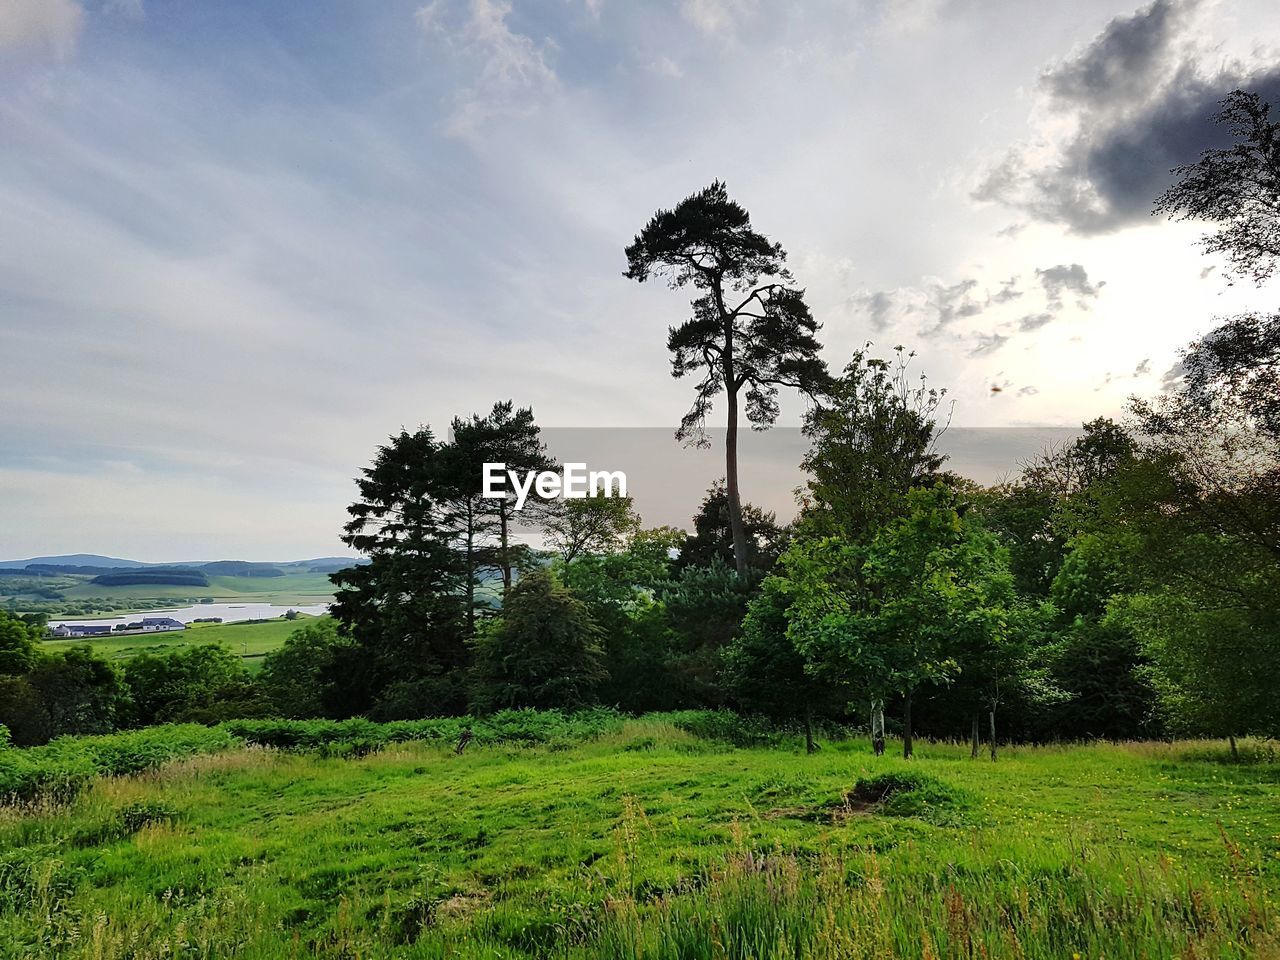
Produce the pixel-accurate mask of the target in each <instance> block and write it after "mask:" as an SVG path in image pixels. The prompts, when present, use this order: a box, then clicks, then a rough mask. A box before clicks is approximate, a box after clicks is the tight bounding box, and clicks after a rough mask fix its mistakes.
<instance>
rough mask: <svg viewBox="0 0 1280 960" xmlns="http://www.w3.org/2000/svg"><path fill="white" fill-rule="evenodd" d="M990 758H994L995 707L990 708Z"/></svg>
mask: <svg viewBox="0 0 1280 960" xmlns="http://www.w3.org/2000/svg"><path fill="white" fill-rule="evenodd" d="M990 716H991V759H992V760H995V758H996V708H995V707H994V706H992V708H991V714H990Z"/></svg>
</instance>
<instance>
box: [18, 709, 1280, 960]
mask: <svg viewBox="0 0 1280 960" xmlns="http://www.w3.org/2000/svg"><path fill="white" fill-rule="evenodd" d="M592 718H594V719H592ZM498 719H501V718H498ZM463 725H464V724H463V722H462V721H459V720H440V721H422V722H420V723H417V724H416V725H414V724H403V725H400V727H399V728H394V727H393V726H390V725H389V726H388V727H385V728H380V727H377V726H376V725H372V724H364V725H363V726H361V725H360V723H359V722H355V723H351V724H325V723H321V722H313V723H309V724H308V723H303V724H288V723H280V722H274V723H273V722H270V721H259V722H254V721H248V722H242V723H236V724H229V725H225V726H224V728H222V729H220V730H206V729H204V728H199V727H194V728H156V729H154V730H149V731H142V732H139V733H135V734H120V735H116V736H114V737H107V738H85V739H83V740H80V741H66V742H64V743H63V744H61V745H57V746H51V747H49V748H37V749H35V750H32V751H23V752H22V753H23V754H24V755H25V756H26V759H25V760H23V763H25V764H27V767H26V768H24V769H28V770H35V769H37V768H38V767H39V765H41V764H46V765H50V766H48V770H49V771H50V773H51V772H52V770H53V769H54V767H53V766H52V765H53V764H63V765H66V764H72V763H75V762H78V761H77V760H76V757H79V756H83V757H85V758H86V762H89V761H88V759H87V758H89V757H91V756H93V757H97V758H99V759H97V760H93V761H92V763H96V764H98V765H99V766H98V769H103V770H117V771H122V772H128V771H129V770H138V769H140V767H143V766H146V765H147V764H148V763H150V762H156V761H158V760H159V759H162V758H163V757H165V756H168V755H171V753H172V752H173V751H178V752H183V751H199V752H204V753H206V754H207V755H204V756H199V757H194V758H192V759H189V760H179V761H178V762H176V763H173V764H171V765H169V766H166V767H162V768H161V769H160V771H159V772H157V773H142V774H140V775H137V776H131V777H125V778H122V779H110V780H102V781H99V782H97V783H95V784H93V785H92V786H90V788H89V789H88V790H87V791H86V792H85V793H83V794H82V795H81V796H80V797H79V799H77V800H75V801H74V802H73V803H71V804H70V805H68V806H58V805H51V804H47V803H41V804H35V805H33V806H30V807H28V808H24V809H20V810H14V811H12V812H11V813H9V814H8V815H7V816H5V817H2V818H0V850H3V851H4V854H3V874H2V876H3V877H4V878H5V880H4V886H3V887H0V891H2V893H0V942H3V943H9V944H15V945H17V946H16V948H15V950H16V953H15V954H14V955H24V956H41V957H49V958H63V957H80V956H116V957H123V956H138V957H141V956H147V957H151V956H156V957H159V956H170V955H173V953H174V947H173V946H172V945H174V944H183V945H184V946H183V952H184V955H191V956H200V957H245V958H248V957H254V958H276V957H319V958H329V960H337V958H354V957H377V958H425V957H444V956H449V957H459V958H472V957H476V958H479V957H485V958H498V957H502V958H533V957H545V956H554V957H566V958H587V957H592V958H596V957H598V958H610V960H612V958H618V957H628V958H645V960H677V958H679V960H686V958H704V957H705V958H712V957H715V958H736V960H748V958H770V960H772V958H779V960H781V958H784V957H786V958H796V957H811V958H818V957H822V958H854V957H865V958H871V957H884V956H890V955H892V956H910V957H922V956H927V957H986V958H1012V957H1020V958H1031V960H1039V958H1050V957H1053V958H1062V957H1080V958H1084V957H1090V958H1098V957H1107V958H1136V957H1195V958H1210V957H1214V958H1217V957H1228V958H1244V957H1275V956H1276V955H1277V951H1278V950H1280V939H1278V938H1280V920H1278V917H1277V910H1276V906H1275V899H1276V897H1277V895H1280V793H1277V791H1276V790H1275V789H1274V785H1275V783H1276V782H1277V770H1278V768H1277V766H1276V761H1275V759H1274V755H1272V756H1271V759H1270V760H1268V759H1266V756H1267V755H1266V753H1265V751H1261V752H1260V751H1259V750H1258V748H1257V747H1255V746H1247V747H1246V751H1247V754H1248V756H1249V757H1251V758H1252V759H1253V761H1254V762H1252V763H1245V764H1236V765H1232V764H1227V763H1224V762H1223V761H1224V760H1225V758H1226V749H1225V746H1224V745H1222V744H1191V743H1185V744H1176V745H1170V744H1146V745H1135V746H1114V745H1113V746H1107V745H1098V746H1089V747H1054V748H1038V749H1037V748H1016V749H1011V750H1009V751H1008V752H1007V753H1006V755H1005V756H1004V757H1002V759H1001V760H1000V762H999V763H996V764H992V763H990V762H985V761H971V760H969V759H967V757H966V756H965V755H964V751H963V750H962V749H960V748H957V747H952V746H943V745H938V744H922V745H921V749H920V755H919V757H918V758H917V760H916V761H915V762H911V763H909V762H905V761H902V760H898V759H895V758H889V757H881V758H876V757H873V756H872V755H871V754H870V752H869V750H868V749H867V747H866V745H865V744H864V743H863V742H862V741H848V742H834V743H832V742H829V743H827V744H826V748H825V749H824V750H823V751H821V752H820V753H818V754H816V755H814V756H805V755H804V753H803V751H802V749H801V746H800V744H799V742H798V741H796V740H794V739H783V740H782V741H780V742H777V743H774V744H772V745H761V746H754V747H748V748H742V747H734V746H731V745H730V744H729V743H728V742H726V741H725V740H724V739H723V737H724V736H733V735H734V734H735V728H734V727H732V726H731V725H730V726H726V725H725V724H723V723H719V722H717V721H716V715H714V714H693V713H685V714H673V715H658V716H652V717H648V718H642V719H640V720H635V721H625V720H623V719H622V718H620V717H616V716H614V717H613V718H611V717H610V715H609V714H607V713H603V714H602V713H596V714H593V715H589V716H588V718H586V719H584V720H582V721H577V720H574V721H570V720H565V719H560V718H557V717H555V716H551V715H546V714H529V713H525V714H511V715H507V719H505V720H502V722H501V723H500V724H496V725H495V724H488V723H480V724H479V725H477V726H476V728H475V729H476V742H475V743H474V744H472V745H471V746H470V747H469V748H468V749H467V750H466V752H465V753H463V754H462V755H461V756H458V755H455V752H454V750H453V747H452V744H453V738H454V737H456V736H457V732H458V730H460V729H461V727H462V726H463ZM395 729H400V730H402V732H406V733H408V732H410V731H412V730H416V731H417V734H416V735H418V736H421V737H424V738H428V739H427V742H410V743H401V744H391V745H387V746H386V747H385V748H381V749H379V748H378V746H377V743H378V735H379V734H380V732H392V731H394V730H395ZM289 731H293V732H294V733H297V732H305V731H309V732H311V733H312V734H314V735H315V737H316V739H314V740H313V741H312V742H313V743H315V744H316V745H317V747H323V750H322V751H320V750H317V751H315V752H286V751H277V750H262V749H260V748H255V749H244V748H242V747H239V746H236V745H235V742H234V740H229V738H228V734H229V733H230V734H237V733H239V734H242V735H248V736H251V737H254V738H260V737H265V738H266V739H265V741H264V742H267V743H272V742H282V741H281V740H280V737H281V736H282V735H283V734H285V733H287V732H289ZM522 731H523V733H522ZM736 732H737V733H742V732H744V731H743V729H741V728H736ZM515 736H522V737H525V738H527V739H528V740H529V741H531V742H532V743H533V744H535V745H533V746H523V747H522V746H518V745H517V742H516V741H514V740H512V739H511V738H512V737H515ZM99 739H100V740H101V746H100V747H96V746H94V745H95V744H96V743H98V742H99ZM149 744H150V745H149ZM371 750H372V751H373V752H372V753H371V754H370V751H371ZM208 751H212V753H208ZM14 753H15V752H13V751H11V752H10V756H12V755H13V754H14ZM325 754H330V755H327V756H326V755H325ZM335 754H336V755H335ZM342 754H346V756H343V755H342ZM366 754H368V755H366ZM148 756H152V757H154V758H155V760H148V759H146V758H147V757H148ZM4 757H5V754H4V753H3V752H2V751H0V781H3V780H4V778H5V777H6V776H7V777H8V778H9V781H10V782H11V783H16V782H19V781H17V780H14V779H13V778H14V777H15V776H19V777H25V776H27V775H26V774H20V773H18V772H17V771H18V768H16V767H13V766H12V764H10V765H9V766H8V767H7V768H6V764H5V761H4V760H3V758H4ZM19 759H21V758H19ZM15 762H16V761H15ZM103 764H107V765H109V766H105V767H104V766H103ZM33 765H34V766H33ZM86 769H88V767H86ZM6 770H7V771H8V772H7V773H6ZM76 776H80V775H79V774H77V775H76ZM22 782H26V781H22ZM73 782H74V781H73ZM895 791H896V792H895ZM36 945H39V947H38V948H37V947H36ZM90 947H91V949H90Z"/></svg>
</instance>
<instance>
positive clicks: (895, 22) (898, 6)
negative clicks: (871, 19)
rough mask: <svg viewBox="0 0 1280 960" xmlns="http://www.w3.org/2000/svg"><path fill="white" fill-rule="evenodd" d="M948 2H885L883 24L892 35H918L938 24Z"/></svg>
mask: <svg viewBox="0 0 1280 960" xmlns="http://www.w3.org/2000/svg"><path fill="white" fill-rule="evenodd" d="M946 5H947V0H885V4H884V10H883V12H882V14H881V17H882V24H883V26H884V28H885V29H886V30H888V31H889V32H890V33H904V34H905V33H918V32H919V31H921V30H926V29H928V28H929V27H932V26H933V25H934V24H935V23H937V22H938V18H939V17H940V16H941V15H942V10H943V7H945V6H946Z"/></svg>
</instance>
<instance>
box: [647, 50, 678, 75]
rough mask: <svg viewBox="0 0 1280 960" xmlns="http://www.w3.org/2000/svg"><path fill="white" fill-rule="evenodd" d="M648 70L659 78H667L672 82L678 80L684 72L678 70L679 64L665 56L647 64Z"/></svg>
mask: <svg viewBox="0 0 1280 960" xmlns="http://www.w3.org/2000/svg"><path fill="white" fill-rule="evenodd" d="M649 70H650V71H652V72H653V73H656V74H657V75H658V76H660V77H669V78H671V79H673V80H678V79H680V78H681V77H683V76H684V71H683V70H682V69H680V64H678V63H676V62H675V61H674V60H672V59H671V58H670V57H668V56H666V55H663V56H660V57H658V58H657V59H655V60H653V61H652V62H651V63H650V64H649Z"/></svg>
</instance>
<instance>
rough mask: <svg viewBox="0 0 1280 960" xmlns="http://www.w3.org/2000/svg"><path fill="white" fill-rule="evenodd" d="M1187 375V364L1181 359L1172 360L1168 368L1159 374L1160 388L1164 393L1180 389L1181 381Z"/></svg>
mask: <svg viewBox="0 0 1280 960" xmlns="http://www.w3.org/2000/svg"><path fill="white" fill-rule="evenodd" d="M1186 375H1187V365H1186V363H1184V362H1183V361H1182V360H1177V361H1175V362H1174V364H1173V366H1171V367H1170V368H1169V369H1168V370H1166V371H1165V372H1164V373H1162V374H1161V375H1160V389H1161V391H1162V392H1164V393H1174V392H1175V391H1177V390H1179V389H1181V387H1182V381H1183V379H1184V378H1185V377H1186Z"/></svg>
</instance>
